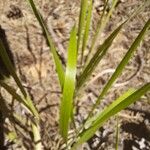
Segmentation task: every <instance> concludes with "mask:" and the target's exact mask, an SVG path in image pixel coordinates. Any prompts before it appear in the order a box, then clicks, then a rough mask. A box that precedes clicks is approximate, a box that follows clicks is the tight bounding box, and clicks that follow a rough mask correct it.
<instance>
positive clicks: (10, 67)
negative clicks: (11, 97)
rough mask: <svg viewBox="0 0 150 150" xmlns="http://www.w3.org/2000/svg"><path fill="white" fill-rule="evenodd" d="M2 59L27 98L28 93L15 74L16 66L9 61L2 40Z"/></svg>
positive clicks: (0, 45)
mask: <svg viewBox="0 0 150 150" xmlns="http://www.w3.org/2000/svg"><path fill="white" fill-rule="evenodd" d="M0 58H2V61H3V62H4V64H5V66H6V68H7V70H8V71H9V72H10V74H11V75H12V77H13V78H14V80H15V81H16V83H17V85H18V87H19V89H20V91H21V92H22V94H23V96H24V97H27V93H26V91H25V90H24V87H23V86H22V83H21V81H20V80H19V78H18V76H17V74H16V73H15V68H14V66H13V65H12V63H11V61H10V59H9V56H8V54H7V52H6V49H5V47H4V45H3V43H2V41H1V39H0Z"/></svg>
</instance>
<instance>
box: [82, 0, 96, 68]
mask: <svg viewBox="0 0 150 150" xmlns="http://www.w3.org/2000/svg"><path fill="white" fill-rule="evenodd" d="M92 7H93V1H92V0H90V3H89V5H88V9H87V17H86V25H85V31H84V35H83V41H82V43H83V45H82V54H81V65H82V63H83V56H84V51H85V48H86V45H87V41H88V37H89V30H90V24H91V17H92Z"/></svg>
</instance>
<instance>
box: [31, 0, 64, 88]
mask: <svg viewBox="0 0 150 150" xmlns="http://www.w3.org/2000/svg"><path fill="white" fill-rule="evenodd" d="M28 2H29V4H30V6H31V8H32V10H33V12H34V15H35V16H36V18H37V20H38V22H39V24H40V26H41V28H42V30H43V33H44V36H45V38H46V40H47V43H48V46H49V47H50V49H51V52H52V54H53V58H54V61H55V65H56V71H57V74H58V78H59V82H60V86H61V88H62V87H63V84H64V76H65V75H64V74H65V73H64V69H63V65H62V62H61V60H60V58H59V56H58V53H57V50H56V47H55V45H54V43H53V40H52V38H51V36H50V34H49V32H48V29H47V27H46V25H45V24H44V20H43V18H42V16H41V14H40V13H39V11H38V10H37V8H36V6H35V4H34V1H33V0H28Z"/></svg>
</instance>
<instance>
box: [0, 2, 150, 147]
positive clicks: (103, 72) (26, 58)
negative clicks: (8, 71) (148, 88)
mask: <svg viewBox="0 0 150 150" xmlns="http://www.w3.org/2000/svg"><path fill="white" fill-rule="evenodd" d="M35 2H36V4H37V6H39V8H40V11H41V13H42V15H43V16H44V19H45V22H46V24H47V26H48V28H49V32H50V33H51V35H52V37H53V39H54V42H55V43H56V45H57V47H58V49H59V54H60V56H61V58H62V60H63V62H64V63H65V60H66V54H67V52H66V49H67V43H68V39H69V33H70V30H71V27H72V26H73V25H74V23H75V22H77V21H78V19H77V18H78V15H79V6H80V1H79V0H73V1H69V0H66V1H65V0H52V1H50V0H36V1H35ZM142 2H143V0H120V1H119V3H118V5H117V7H116V11H115V12H114V15H113V16H112V17H111V19H110V22H109V24H108V26H107V28H106V29H105V31H104V32H103V34H102V35H101V37H100V38H99V40H98V41H100V42H97V45H99V44H100V43H101V42H102V39H104V38H106V37H107V36H108V35H109V33H110V32H111V31H112V30H113V29H114V28H115V27H116V26H117V25H119V23H120V22H121V21H122V20H123V19H124V18H127V17H128V16H129V14H131V13H132V11H133V9H135V8H137V7H138V6H140V5H141V3H142ZM102 8H103V1H102V0H94V10H93V21H92V28H91V35H93V32H94V31H95V29H96V24H97V22H98V19H99V17H100V15H101V10H102ZM149 16H150V8H148V7H147V8H146V9H145V11H143V12H142V13H140V14H139V15H138V16H137V17H135V18H134V19H133V20H132V21H130V22H129V24H128V25H126V26H125V28H124V29H123V30H122V31H121V33H120V34H119V36H118V37H117V39H116V40H115V41H114V44H113V46H112V47H111V48H110V50H109V52H108V54H107V55H106V56H105V58H104V59H103V60H102V61H101V63H100V64H99V66H98V67H97V69H96V71H95V72H94V73H93V74H92V77H91V79H90V81H89V82H88V84H87V86H86V88H85V89H84V94H83V96H82V97H81V98H80V101H78V103H77V104H76V105H77V107H78V109H77V114H76V124H77V125H79V124H80V123H82V121H83V119H85V118H86V116H87V114H88V112H89V111H90V109H91V106H92V104H93V103H94V102H95V100H96V98H97V96H98V93H99V91H100V90H101V89H102V87H103V86H104V84H105V83H106V81H107V80H108V78H109V77H110V75H111V74H112V73H113V72H114V70H115V68H116V66H117V64H118V63H119V62H120V60H121V59H122V57H123V56H124V54H125V53H126V52H127V49H128V48H129V46H130V45H131V43H132V42H133V39H134V38H135V37H136V35H137V34H138V33H139V31H140V30H141V29H142V26H143V25H144V23H145V21H146V20H147V19H148V18H149ZM0 25H1V27H2V28H3V29H4V30H5V32H6V35H7V39H8V41H9V45H10V47H11V50H12V53H13V55H14V59H15V64H16V71H17V73H18V75H19V77H20V78H21V80H22V82H23V84H24V86H25V88H26V89H27V90H28V92H29V93H30V96H31V97H32V99H33V101H34V103H35V105H36V106H37V108H38V110H39V113H40V116H41V135H42V143H43V149H44V150H61V149H63V143H62V139H61V137H60V135H59V131H58V119H59V104H60V96H61V95H60V88H59V84H58V79H57V75H56V72H55V66H54V62H53V59H52V55H51V53H49V48H48V46H47V45H46V42H45V40H44V38H43V35H42V31H41V28H40V26H39V24H38V22H37V20H36V18H35V17H34V15H33V14H32V11H31V10H30V7H29V5H28V4H27V2H26V1H25V0H1V2H0ZM89 44H90V41H89ZM149 50H150V36H149V35H147V36H146V37H145V40H144V42H143V44H142V45H141V46H140V47H139V48H138V50H137V52H136V54H135V55H134V58H133V59H132V60H131V61H130V63H129V64H128V66H127V67H126V69H125V71H124V73H123V74H122V76H121V77H120V78H119V80H118V81H117V83H115V84H114V86H113V88H112V89H111V90H110V92H109V93H108V95H107V97H105V99H104V100H103V101H102V103H101V105H100V106H99V108H97V110H96V111H101V110H102V109H103V108H104V107H105V106H107V105H108V104H110V103H111V102H112V101H113V100H115V99H116V98H117V97H118V96H119V95H120V94H121V93H123V91H125V90H127V89H128V88H129V87H140V86H141V85H143V84H144V83H147V82H150V51H149ZM9 82H10V83H11V84H12V85H14V83H13V81H12V80H10V81H9ZM14 86H15V85H14ZM16 90H17V89H16ZM3 93H4V95H5V96H7V101H8V103H9V104H10V105H11V104H12V100H11V98H10V96H9V95H7V93H6V92H3ZM149 104H150V93H147V94H146V95H145V96H143V97H142V98H141V100H140V101H138V102H136V103H135V104H133V105H131V106H130V107H128V108H127V109H126V110H124V111H122V112H120V113H119V114H118V118H119V126H120V130H119V131H120V135H119V150H149V149H150V105H149ZM13 109H14V110H15V111H16V112H17V113H22V114H24V110H23V109H21V108H20V106H19V105H18V104H17V103H16V102H15V103H14V104H13ZM6 126H7V127H8V128H9V130H10V131H11V130H13V129H14V128H13V127H12V125H11V123H10V122H9V121H8V120H6ZM115 128H116V118H115V117H113V118H112V119H111V120H110V121H108V122H107V123H106V124H105V125H104V126H103V127H102V128H100V129H99V131H97V132H96V133H95V135H94V136H93V137H92V138H91V139H90V140H89V141H87V143H85V144H84V145H83V146H82V147H80V150H113V149H115ZM21 131H22V129H21ZM22 133H24V131H22V132H18V137H19V139H22V140H19V142H18V144H14V143H13V142H11V141H10V140H6V145H7V147H8V149H10V150H13V149H15V150H22V149H29V150H31V149H32V148H33V147H32V145H31V137H28V136H27V135H26V134H22ZM27 139H28V140H27Z"/></svg>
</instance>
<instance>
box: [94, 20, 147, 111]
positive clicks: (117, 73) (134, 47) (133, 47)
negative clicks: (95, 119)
mask: <svg viewBox="0 0 150 150" xmlns="http://www.w3.org/2000/svg"><path fill="white" fill-rule="evenodd" d="M149 28H150V19H149V20H148V21H147V22H146V24H145V25H144V27H143V29H142V31H141V32H140V33H139V35H138V36H137V38H136V39H135V41H134V42H133V44H132V45H131V47H130V48H129V50H128V52H127V53H126V55H125V56H124V58H123V59H122V61H121V62H120V64H119V65H118V67H117V68H116V71H115V72H114V73H113V75H112V76H111V78H110V79H109V81H108V83H107V84H106V85H105V87H104V88H103V90H102V92H101V94H100V95H99V97H98V99H97V101H96V104H95V105H94V107H93V110H94V109H95V108H96V106H97V105H99V103H100V101H101V99H102V98H103V97H104V95H105V94H106V93H107V92H108V90H109V89H110V88H111V86H112V84H113V83H114V82H115V81H116V79H117V78H118V77H119V76H120V75H121V73H122V71H123V69H124V68H125V66H126V65H127V64H128V62H129V60H130V58H131V57H132V56H133V54H134V52H135V51H136V50H137V47H138V46H139V45H140V43H141V41H142V40H143V39H144V36H145V34H146V33H147V30H148V29H149Z"/></svg>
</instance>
